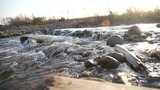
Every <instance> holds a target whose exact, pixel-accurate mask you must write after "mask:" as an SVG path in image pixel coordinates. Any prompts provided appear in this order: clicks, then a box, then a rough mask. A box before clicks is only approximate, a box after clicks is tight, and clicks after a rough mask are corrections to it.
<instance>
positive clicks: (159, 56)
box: [148, 49, 160, 60]
mask: <svg viewBox="0 0 160 90" xmlns="http://www.w3.org/2000/svg"><path fill="white" fill-rule="evenodd" d="M148 55H149V56H150V57H152V58H156V59H157V60H160V50H159V49H153V50H151V51H150V52H149V53H148Z"/></svg>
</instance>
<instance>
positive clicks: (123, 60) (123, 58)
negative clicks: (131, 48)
mask: <svg viewBox="0 0 160 90" xmlns="http://www.w3.org/2000/svg"><path fill="white" fill-rule="evenodd" d="M108 56H111V57H113V58H115V59H117V60H118V61H119V62H121V63H123V62H126V58H125V56H123V55H122V54H121V53H110V54H108Z"/></svg>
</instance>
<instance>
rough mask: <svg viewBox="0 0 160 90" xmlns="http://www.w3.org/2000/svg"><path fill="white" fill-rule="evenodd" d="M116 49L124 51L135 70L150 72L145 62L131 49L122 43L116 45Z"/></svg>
mask: <svg viewBox="0 0 160 90" xmlns="http://www.w3.org/2000/svg"><path fill="white" fill-rule="evenodd" d="M115 50H116V51H118V52H120V53H123V54H124V56H125V57H126V60H127V63H128V64H129V65H130V66H131V67H132V68H133V69H134V70H135V71H141V72H142V71H143V72H146V71H147V72H148V70H147V68H146V66H145V65H144V63H143V62H142V61H141V60H140V59H139V58H137V56H136V55H135V54H133V53H131V52H130V51H128V50H127V49H126V48H124V47H122V46H121V45H116V46H115Z"/></svg>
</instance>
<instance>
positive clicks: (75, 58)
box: [0, 24, 160, 88]
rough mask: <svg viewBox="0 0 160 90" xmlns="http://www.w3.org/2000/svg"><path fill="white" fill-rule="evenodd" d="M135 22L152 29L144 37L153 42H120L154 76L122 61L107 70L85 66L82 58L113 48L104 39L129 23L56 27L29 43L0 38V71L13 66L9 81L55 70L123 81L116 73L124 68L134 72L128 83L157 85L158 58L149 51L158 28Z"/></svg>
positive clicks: (89, 58) (120, 32) (153, 47)
mask: <svg viewBox="0 0 160 90" xmlns="http://www.w3.org/2000/svg"><path fill="white" fill-rule="evenodd" d="M135 25H137V26H138V27H139V28H140V29H141V30H142V31H143V32H144V33H145V32H149V33H151V34H152V35H151V36H149V37H148V38H147V39H146V40H152V41H153V43H148V42H147V41H144V42H126V43H125V44H123V45H122V46H123V47H125V48H127V49H128V50H129V51H131V52H132V53H134V54H135V55H137V56H138V57H140V58H141V59H142V61H143V62H144V63H145V66H146V67H147V68H148V69H149V71H150V73H149V74H150V75H151V76H155V78H145V77H144V76H143V75H141V74H139V73H137V72H134V71H133V70H131V69H129V67H128V65H126V64H125V63H122V64H121V66H120V67H119V68H118V69H116V70H115V69H114V70H107V69H103V68H101V67H99V66H95V67H93V68H91V69H90V70H88V69H87V68H86V66H85V62H87V61H91V62H92V61H93V59H94V58H96V57H98V56H101V55H107V54H109V53H114V52H116V51H115V50H114V47H109V46H107V45H106V40H107V39H108V38H109V37H110V36H112V35H120V36H123V35H124V32H126V31H127V30H128V28H129V27H130V26H132V25H122V26H113V27H97V28H67V29H56V30H54V31H52V33H50V35H41V36H40V37H39V38H41V39H42V38H43V36H47V38H44V40H45V42H44V43H43V44H41V43H34V41H33V42H32V41H31V42H32V43H31V45H28V43H27V44H26V45H23V44H21V42H20V40H19V38H20V37H12V38H3V39H0V65H1V67H2V68H1V69H2V71H4V70H6V69H8V68H11V69H12V71H13V72H14V73H12V75H13V77H14V78H13V79H12V80H10V81H11V82H12V81H14V80H22V81H25V80H35V79H37V78H40V77H41V76H43V75H47V74H50V73H55V74H58V75H64V76H68V77H75V78H86V77H87V78H99V79H102V80H107V81H111V82H116V83H122V81H121V80H119V78H118V74H117V72H119V69H120V70H122V71H123V72H133V75H129V77H130V78H132V81H131V83H132V84H133V85H140V86H149V87H158V88H159V87H160V81H159V77H160V69H159V68H160V61H159V60H158V59H155V58H152V57H150V56H149V55H148V54H150V53H152V52H154V50H157V51H158V49H159V40H160V37H159V35H160V32H159V31H160V28H157V27H156V24H135ZM34 33H35V32H34ZM36 35H37V36H38V35H39V34H38V33H36V34H30V36H32V37H33V36H35V37H36ZM48 38H49V39H48ZM47 40H48V41H47ZM50 41H52V42H50ZM48 42H49V43H48ZM93 63H94V62H93ZM0 78H1V77H0ZM137 80H138V81H137ZM2 81H3V80H2ZM4 81H5V80H4ZM135 81H136V83H135ZM7 82H9V81H7ZM7 82H2V83H7ZM123 83H124V82H123Z"/></svg>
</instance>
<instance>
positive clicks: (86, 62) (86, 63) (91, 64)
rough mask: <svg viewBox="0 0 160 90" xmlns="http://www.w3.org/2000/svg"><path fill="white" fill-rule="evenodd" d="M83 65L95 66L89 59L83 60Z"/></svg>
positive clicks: (87, 66)
mask: <svg viewBox="0 0 160 90" xmlns="http://www.w3.org/2000/svg"><path fill="white" fill-rule="evenodd" d="M84 65H85V67H86V68H91V67H93V66H95V65H94V64H93V63H91V62H90V61H85V62H84Z"/></svg>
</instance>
